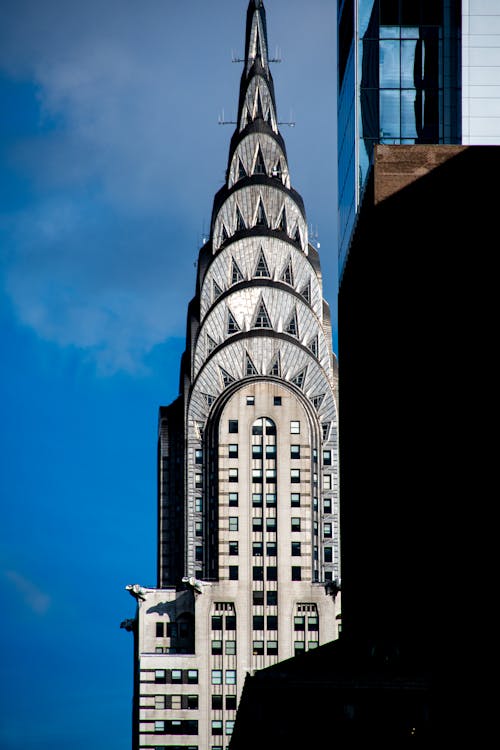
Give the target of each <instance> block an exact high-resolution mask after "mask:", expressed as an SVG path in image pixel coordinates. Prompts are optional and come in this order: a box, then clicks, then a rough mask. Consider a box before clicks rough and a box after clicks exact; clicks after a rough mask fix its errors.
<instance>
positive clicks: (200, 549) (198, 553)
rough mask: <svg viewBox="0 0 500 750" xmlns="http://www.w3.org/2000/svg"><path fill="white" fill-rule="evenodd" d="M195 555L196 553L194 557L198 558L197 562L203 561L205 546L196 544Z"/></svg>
mask: <svg viewBox="0 0 500 750" xmlns="http://www.w3.org/2000/svg"><path fill="white" fill-rule="evenodd" d="M194 555H195V558H194V559H195V560H196V562H203V547H201V546H196V547H195V551H194Z"/></svg>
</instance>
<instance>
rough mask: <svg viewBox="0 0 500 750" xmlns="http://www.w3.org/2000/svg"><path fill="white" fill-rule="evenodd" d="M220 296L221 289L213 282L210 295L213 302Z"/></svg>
mask: <svg viewBox="0 0 500 750" xmlns="http://www.w3.org/2000/svg"><path fill="white" fill-rule="evenodd" d="M221 294H222V289H221V288H220V286H219V285H218V283H217V282H216V281H215V280H214V281H213V284H212V295H213V301H214V302H215V300H216V299H217V298H218V297H220V296H221Z"/></svg>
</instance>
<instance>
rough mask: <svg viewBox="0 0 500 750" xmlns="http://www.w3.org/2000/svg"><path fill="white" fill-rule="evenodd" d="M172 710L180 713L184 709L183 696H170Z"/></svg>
mask: <svg viewBox="0 0 500 750" xmlns="http://www.w3.org/2000/svg"><path fill="white" fill-rule="evenodd" d="M170 708H172V709H175V710H176V711H177V710H179V711H180V709H181V708H182V695H172V696H170Z"/></svg>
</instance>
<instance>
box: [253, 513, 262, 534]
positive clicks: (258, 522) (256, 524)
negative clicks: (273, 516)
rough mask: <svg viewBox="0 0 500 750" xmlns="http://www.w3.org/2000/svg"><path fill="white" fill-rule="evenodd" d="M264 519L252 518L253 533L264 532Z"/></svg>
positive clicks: (259, 517)
mask: <svg viewBox="0 0 500 750" xmlns="http://www.w3.org/2000/svg"><path fill="white" fill-rule="evenodd" d="M262 528H263V527H262V517H261V516H255V517H254V518H252V531H262Z"/></svg>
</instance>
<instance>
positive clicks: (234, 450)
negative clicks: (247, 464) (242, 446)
mask: <svg viewBox="0 0 500 750" xmlns="http://www.w3.org/2000/svg"><path fill="white" fill-rule="evenodd" d="M228 452H229V458H238V443H230V445H229V449H228Z"/></svg>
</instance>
